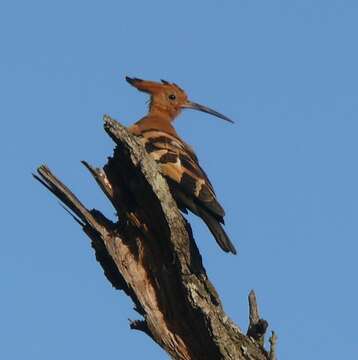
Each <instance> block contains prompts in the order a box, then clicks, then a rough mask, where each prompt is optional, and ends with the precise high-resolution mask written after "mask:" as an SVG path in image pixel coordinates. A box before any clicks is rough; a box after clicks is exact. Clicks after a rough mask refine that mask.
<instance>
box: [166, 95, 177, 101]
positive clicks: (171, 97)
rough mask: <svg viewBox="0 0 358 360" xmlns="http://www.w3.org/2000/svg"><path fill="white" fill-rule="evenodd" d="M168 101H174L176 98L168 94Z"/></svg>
mask: <svg viewBox="0 0 358 360" xmlns="http://www.w3.org/2000/svg"><path fill="white" fill-rule="evenodd" d="M168 98H169V100H175V99H176V96H175V95H174V94H170V95H169V96H168Z"/></svg>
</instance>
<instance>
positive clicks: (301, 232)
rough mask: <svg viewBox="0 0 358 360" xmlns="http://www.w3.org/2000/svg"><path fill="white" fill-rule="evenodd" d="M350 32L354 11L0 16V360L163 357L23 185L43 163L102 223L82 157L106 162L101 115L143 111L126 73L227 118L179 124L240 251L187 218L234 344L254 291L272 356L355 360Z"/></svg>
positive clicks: (81, 10) (172, 8)
mask: <svg viewBox="0 0 358 360" xmlns="http://www.w3.org/2000/svg"><path fill="white" fill-rule="evenodd" d="M357 19H358V2H357V1H353V0H352V1H348V0H335V1H333V0H316V1H312V0H299V1H293V0H289V1H287V0H285V1H283V0H282V1H277V0H271V1H266V0H265V1H264V0H261V1H250V0H235V1H219V0H217V1H180V2H172V1H101V2H99V1H97V2H95V1H56V2H55V1H36V0H34V1H2V2H1V5H0V34H1V35H0V37H1V42H0V49H1V56H0V95H1V107H0V116H1V129H2V130H1V135H0V136H1V141H0V150H1V151H0V154H1V165H2V176H1V187H0V191H1V200H2V201H1V205H0V206H1V224H2V227H1V229H2V230H1V231H2V235H1V238H2V241H1V245H2V247H1V252H0V274H1V281H0V294H1V295H0V305H1V306H0V339H1V346H0V358H1V359H6V360H12V359H36V360H42V359H53V360H57V359H87V360H91V359H100V358H106V359H126V358H131V359H143V358H146V359H166V355H165V354H164V353H163V352H162V351H161V349H160V348H159V347H158V346H157V345H155V344H154V343H153V342H152V341H151V340H149V339H148V338H147V337H146V336H145V335H143V334H141V333H139V332H135V331H131V330H129V328H128V320H127V319H128V318H131V319H136V318H137V316H136V314H135V313H134V311H133V310H132V304H131V302H130V300H129V299H128V298H127V297H126V296H125V295H124V294H123V293H121V292H117V291H115V290H113V289H112V288H111V286H110V285H109V283H108V282H107V281H106V280H105V278H104V276H103V274H102V270H101V269H100V267H99V265H98V264H97V263H96V261H95V259H94V256H93V253H92V250H91V249H90V246H89V241H88V239H87V238H86V237H85V235H84V234H83V233H82V232H81V230H80V228H79V227H78V225H77V224H76V223H75V222H73V221H72V220H71V218H70V217H69V216H68V215H67V214H66V213H65V212H64V211H63V209H62V208H61V207H60V206H59V205H58V204H57V201H56V200H55V199H54V198H53V197H52V196H51V195H50V194H49V193H48V192H46V191H45V190H44V189H43V188H42V187H41V186H39V184H37V183H36V182H35V181H34V180H33V179H32V178H31V175H30V174H31V172H32V171H34V169H35V168H36V166H37V165H39V164H41V163H46V164H48V165H49V166H50V167H51V169H52V170H53V171H54V172H55V173H56V174H57V175H58V176H59V177H60V178H61V179H63V180H64V181H65V182H66V184H68V185H69V186H70V187H71V188H72V189H73V190H74V191H75V192H76V193H77V194H78V196H79V197H80V198H81V199H82V200H83V201H84V203H85V204H86V205H88V206H89V207H98V208H101V209H103V210H104V212H105V213H106V214H107V215H108V216H110V217H113V214H114V211H113V209H112V208H111V207H110V206H109V205H108V204H107V202H106V201H105V199H104V196H102V195H101V192H100V190H98V188H97V186H96V185H95V183H94V182H93V181H92V179H91V178H90V176H89V174H87V173H86V171H85V170H84V168H83V167H82V166H81V165H80V160H82V159H85V160H87V161H89V162H90V163H92V164H95V165H102V164H103V163H104V161H105V159H106V156H108V155H109V154H111V151H112V142H111V140H110V139H109V138H108V137H107V136H106V135H105V133H104V132H103V130H102V115H103V114H104V113H109V114H110V115H112V116H114V117H115V118H117V119H118V120H120V121H121V122H122V123H124V124H131V123H132V122H134V121H135V120H137V119H138V118H139V117H141V116H142V115H143V114H144V113H145V111H146V104H145V102H146V100H147V99H146V97H145V95H144V94H141V93H139V92H137V91H136V90H135V89H134V88H132V87H130V86H129V85H128V84H127V83H126V82H125V81H124V76H125V75H130V76H137V77H143V78H145V79H153V80H156V79H161V78H163V79H167V80H169V81H174V82H177V83H178V84H180V85H181V86H182V87H183V88H184V89H186V90H187V92H188V93H189V95H190V97H191V98H192V100H193V101H197V102H201V103H203V104H205V105H208V106H211V107H213V108H214V109H217V110H219V111H221V112H223V113H224V114H226V115H227V116H230V117H232V118H233V119H235V120H237V124H235V125H233V126H232V125H230V124H227V123H225V122H222V121H220V120H218V119H215V118H212V117H209V116H208V115H206V114H201V113H196V112H190V111H189V110H188V111H186V112H184V113H183V114H182V116H181V118H179V119H178V121H177V123H176V126H177V129H178V131H179V133H180V134H181V135H182V136H183V138H184V139H185V140H186V141H187V142H188V143H190V144H192V145H193V147H194V148H195V150H196V152H197V154H198V156H199V159H200V160H201V163H202V166H203V167H204V168H205V169H206V170H207V172H208V174H209V176H210V178H211V180H212V182H213V183H214V186H215V188H216V191H217V194H218V196H219V199H220V200H221V202H222V204H223V206H224V207H225V209H226V212H227V217H226V222H227V230H228V232H229V233H230V235H231V237H232V239H233V241H234V242H235V243H236V244H237V247H238V249H239V255H238V256H236V257H235V256H230V255H227V254H224V253H223V252H221V251H220V249H219V248H218V247H217V245H216V243H215V241H214V240H213V239H212V236H211V235H210V234H209V232H208V230H207V229H206V227H205V226H204V225H203V224H202V223H201V221H200V220H198V219H196V218H194V217H190V220H191V222H192V225H193V228H194V233H195V236H196V239H197V242H198V244H199V247H200V250H201V252H202V255H203V258H204V262H205V266H206V269H207V271H208V274H209V276H210V277H211V279H212V281H213V282H214V284H215V286H216V287H217V290H218V291H219V293H220V295H221V297H222V300H223V303H224V306H225V309H226V311H227V313H228V314H229V315H230V317H232V318H233V319H234V320H235V321H236V322H237V323H238V324H239V325H240V326H241V327H242V328H243V329H246V326H247V300H246V297H247V294H248V292H249V290H250V289H251V288H254V289H255V290H256V292H257V296H258V300H259V302H260V305H261V311H262V315H263V317H264V318H265V319H267V320H268V321H269V323H270V325H271V327H272V329H274V330H275V331H276V332H277V333H278V336H279V344H278V353H279V358H280V359H290V360H295V359H300V360H301V359H303V358H304V359H337V358H338V359H339V358H341V359H344V358H352V357H353V356H354V355H353V354H357V350H358V346H357V344H358V342H357V336H356V324H357V321H358V316H357V309H356V307H357V303H358V290H357V270H358V269H357V267H358V266H357V252H358V245H357V240H358V225H357V217H358V190H357V184H358V168H357V154H358V141H357V133H358V119H357V117H358V72H357V66H358V65H357V64H358V50H357V49H358V48H357V34H358V21H357Z"/></svg>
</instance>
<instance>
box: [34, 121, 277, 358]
mask: <svg viewBox="0 0 358 360" xmlns="http://www.w3.org/2000/svg"><path fill="white" fill-rule="evenodd" d="M104 122H105V123H104V128H105V130H106V132H107V133H108V134H109V135H110V136H111V138H112V139H113V140H114V141H115V143H116V145H117V146H116V148H115V150H114V155H113V157H111V158H109V160H108V163H107V164H106V165H105V166H104V168H103V169H98V168H93V167H92V166H90V165H89V164H88V163H86V162H83V164H84V165H85V166H86V167H87V169H88V170H89V171H90V172H91V174H92V175H93V176H94V178H95V180H96V181H97V183H98V185H99V186H100V187H101V189H102V190H103V192H104V193H105V194H106V196H107V197H108V199H109V200H110V201H111V202H112V204H113V206H114V207H115V209H116V211H117V213H118V221H117V222H112V221H110V220H108V219H107V218H105V217H104V215H102V213H101V212H99V211H98V210H95V209H92V210H88V209H86V208H85V207H84V206H83V205H82V203H81V202H80V201H79V200H78V199H77V198H76V196H75V195H74V194H73V193H72V192H71V191H70V190H69V189H68V188H67V187H66V186H65V185H64V184H62V183H61V182H60V181H59V180H58V179H57V178H56V177H55V176H54V175H53V174H52V173H51V171H50V170H49V169H48V168H47V167H46V166H40V167H39V168H38V175H34V176H35V177H36V179H37V180H39V181H40V182H41V183H42V184H43V185H44V186H45V187H46V188H47V189H48V190H50V191H51V192H52V193H53V194H54V195H56V196H57V197H58V198H59V199H60V200H61V201H62V203H63V204H64V205H65V206H66V207H67V208H69V209H70V211H71V213H72V215H73V217H74V219H75V220H76V221H77V222H78V223H79V224H80V225H81V226H82V228H83V230H84V232H85V233H86V234H87V235H88V236H89V238H90V239H91V242H92V247H93V248H94V250H95V253H96V258H97V260H98V261H99V263H100V264H101V266H102V267H103V269H104V273H105V275H106V277H107V278H108V280H109V281H110V282H111V283H112V285H113V286H114V287H115V288H116V289H121V290H123V291H124V292H125V293H126V294H127V295H129V296H130V297H131V299H132V300H133V302H134V304H135V310H136V311H137V312H138V313H139V314H140V315H141V316H142V319H141V320H137V321H133V322H131V324H130V326H131V328H132V329H137V330H141V331H144V332H145V333H146V334H148V335H149V336H150V337H151V338H152V339H153V340H154V341H155V342H157V343H158V344H159V345H160V346H161V347H162V348H163V349H164V350H165V351H166V352H167V353H168V354H169V355H170V357H171V358H172V359H178V360H179V359H180V360H189V359H195V360H201V359H213V360H214V359H257V360H267V359H273V358H274V355H272V356H270V354H274V349H271V351H270V352H266V351H265V349H264V347H263V340H262V339H263V336H264V333H265V330H266V327H267V323H265V321H264V320H262V319H260V318H259V314H258V311H257V306H256V300H255V298H252V296H253V295H251V299H250V326H249V330H248V333H247V334H248V335H245V334H243V332H242V331H241V330H240V329H239V328H238V327H237V326H236V325H235V324H234V323H233V322H232V321H231V320H230V319H229V318H228V316H227V315H226V314H225V313H224V311H223V307H222V305H221V302H220V299H219V296H218V294H217V293H216V291H215V288H214V287H213V285H212V284H211V282H210V280H209V279H208V277H207V274H206V272H205V269H204V267H203V264H202V259H201V256H200V253H199V251H198V248H197V247H196V244H195V241H194V239H193V235H192V231H191V228H190V225H189V224H188V222H187V221H186V220H185V219H184V218H183V216H182V215H181V213H180V211H179V210H178V208H177V206H176V204H175V202H174V200H173V198H172V196H171V194H170V191H169V188H168V186H167V183H166V181H165V179H164V178H163V177H162V175H161V174H160V173H159V171H158V167H157V164H156V163H155V161H154V160H153V159H152V158H151V157H150V156H148V155H147V153H146V152H145V150H144V148H143V146H142V145H141V144H140V143H139V142H138V141H137V139H136V138H135V137H133V136H132V135H131V134H129V133H128V131H127V130H126V128H125V127H123V126H122V125H120V124H119V123H118V122H116V121H115V120H112V119H111V118H110V117H108V116H105V119H104ZM272 340H273V341H272V342H273V343H274V339H272Z"/></svg>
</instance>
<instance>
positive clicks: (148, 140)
mask: <svg viewBox="0 0 358 360" xmlns="http://www.w3.org/2000/svg"><path fill="white" fill-rule="evenodd" d="M126 79H127V81H128V82H129V83H130V84H131V85H133V86H135V87H136V88H137V89H138V90H140V91H144V92H146V93H148V94H149V95H150V96H151V99H150V104H149V112H148V114H147V115H146V116H145V117H143V118H142V119H140V120H139V121H137V122H136V123H135V124H134V125H132V126H131V127H130V128H129V130H130V131H131V132H132V133H133V134H135V135H137V136H139V137H140V139H141V141H142V143H143V145H144V146H145V148H146V150H147V152H148V153H149V154H150V155H151V156H152V157H153V158H154V159H155V160H156V161H157V162H158V164H159V165H160V170H161V172H162V174H163V175H164V176H165V177H166V178H167V180H168V184H169V188H170V190H171V192H172V194H173V197H174V198H175V200H176V201H177V203H178V206H179V207H180V208H181V209H182V210H183V211H186V209H189V210H190V211H192V212H193V213H195V214H196V215H198V216H200V217H201V218H202V219H203V220H204V222H205V223H206V224H207V226H208V227H209V229H210V231H211V232H212V233H213V235H214V237H215V239H216V241H217V242H218V244H219V245H220V247H221V248H222V249H223V250H224V251H227V252H232V253H234V254H236V250H235V247H234V246H233V244H232V243H231V241H230V239H229V237H228V236H227V234H226V233H225V231H224V229H223V228H222V225H221V223H224V219H223V218H224V215H225V212H224V210H223V208H222V207H221V205H220V204H219V202H218V201H217V199H216V195H215V192H214V189H213V186H212V184H211V183H210V181H209V179H208V177H207V175H206V174H205V172H204V170H203V169H202V168H201V167H200V165H199V161H198V158H197V157H196V155H195V153H194V151H193V150H192V148H191V147H190V146H189V145H187V144H186V143H185V142H184V141H183V140H182V139H180V137H179V135H178V134H177V132H176V131H175V129H174V127H173V125H172V122H173V121H174V119H175V118H176V117H177V116H178V115H179V114H180V112H181V110H182V109H185V108H191V109H196V110H200V111H204V112H207V113H210V114H212V115H215V116H217V117H220V118H222V119H224V120H227V121H230V122H231V120H230V119H228V118H227V117H226V116H224V115H222V114H220V113H218V112H216V111H214V110H212V109H210V108H207V107H205V106H202V105H199V104H197V103H193V102H191V101H189V100H188V97H187V95H186V93H185V92H184V90H182V89H181V88H180V87H179V86H178V85H176V84H173V83H168V82H167V81H164V80H162V83H157V82H154V81H145V80H141V79H137V78H128V77H127V78H126Z"/></svg>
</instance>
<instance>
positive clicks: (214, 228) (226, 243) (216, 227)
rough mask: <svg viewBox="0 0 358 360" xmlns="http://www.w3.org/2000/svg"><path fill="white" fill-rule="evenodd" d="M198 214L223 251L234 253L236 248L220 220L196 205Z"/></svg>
mask: <svg viewBox="0 0 358 360" xmlns="http://www.w3.org/2000/svg"><path fill="white" fill-rule="evenodd" d="M197 210H198V213H199V214H198V215H199V216H200V217H201V218H202V219H203V220H204V222H205V224H206V225H207V226H208V228H209V229H210V231H211V233H212V234H213V235H214V237H215V240H216V242H217V243H218V244H219V246H220V247H221V248H222V249H223V250H224V251H225V252H231V253H233V254H235V255H236V249H235V246H234V245H233V243H232V242H231V241H230V239H229V237H228V236H227V234H226V232H225V230H224V229H223V227H222V225H221V224H220V222H219V221H218V220H217V219H216V218H215V217H214V216H213V215H211V214H210V213H208V212H207V211H205V210H203V209H202V208H200V207H199V206H198V208H197Z"/></svg>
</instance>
